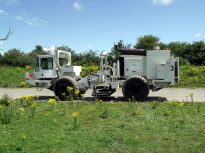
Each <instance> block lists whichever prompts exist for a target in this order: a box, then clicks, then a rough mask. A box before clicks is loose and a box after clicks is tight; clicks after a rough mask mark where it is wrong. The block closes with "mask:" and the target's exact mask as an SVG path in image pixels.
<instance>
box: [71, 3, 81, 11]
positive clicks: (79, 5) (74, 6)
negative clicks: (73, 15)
mask: <svg viewBox="0 0 205 153" xmlns="http://www.w3.org/2000/svg"><path fill="white" fill-rule="evenodd" d="M73 8H74V9H75V10H76V11H81V10H82V5H81V4H80V2H79V1H75V2H74V3H73Z"/></svg>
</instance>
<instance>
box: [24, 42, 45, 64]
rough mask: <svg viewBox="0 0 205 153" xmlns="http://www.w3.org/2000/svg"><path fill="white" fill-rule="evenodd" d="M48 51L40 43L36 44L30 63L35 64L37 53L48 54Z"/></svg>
mask: <svg viewBox="0 0 205 153" xmlns="http://www.w3.org/2000/svg"><path fill="white" fill-rule="evenodd" d="M46 54H47V52H46V51H44V50H43V47H42V46H40V45H36V46H35V49H33V50H32V51H31V52H30V53H29V54H28V56H29V59H30V63H31V64H32V65H35V62H36V57H37V55H46Z"/></svg>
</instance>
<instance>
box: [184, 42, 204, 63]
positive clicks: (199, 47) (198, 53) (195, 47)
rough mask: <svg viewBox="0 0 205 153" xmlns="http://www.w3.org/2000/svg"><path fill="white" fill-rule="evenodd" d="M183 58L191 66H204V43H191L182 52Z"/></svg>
mask: <svg viewBox="0 0 205 153" xmlns="http://www.w3.org/2000/svg"><path fill="white" fill-rule="evenodd" d="M184 55H185V58H186V59H187V60H188V61H189V62H190V64H192V65H197V66H200V65H205V42H204V41H199V42H193V43H192V44H189V45H188V46H187V47H186V49H185V51H184Z"/></svg>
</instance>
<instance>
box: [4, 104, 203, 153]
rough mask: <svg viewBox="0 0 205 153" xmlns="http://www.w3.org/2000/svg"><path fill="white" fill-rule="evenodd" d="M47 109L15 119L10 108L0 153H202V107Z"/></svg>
mask: <svg viewBox="0 0 205 153" xmlns="http://www.w3.org/2000/svg"><path fill="white" fill-rule="evenodd" d="M50 105H51V104H48V103H47V102H39V103H38V107H37V109H36V112H35V116H34V117H33V118H29V115H30V110H29V107H24V109H25V111H24V112H22V113H21V114H20V113H18V110H19V109H18V108H21V107H22V105H21V104H19V103H18V102H17V103H15V104H12V105H10V107H11V106H12V111H11V110H10V109H8V111H9V112H12V114H13V115H12V117H11V123H10V124H2V123H0V129H1V130H0V131H1V132H0V153H7V152H12V153H13V152H14V153H15V152H29V153H40V152H42V153H48V152H49V153H57V152H58V153H64V152H65V153H68V152H80V153H83V152H85V153H86V152H102V153H110V152H117V153H120V152H121V153H124V152H146V153H147V152H156V153H160V152H162V153H164V152H167V153H169V152H180V153H187V152H193V153H195V152H201V153H202V152H205V147H204V144H205V128H204V127H205V120H204V118H205V114H204V112H205V103H194V104H193V105H192V104H191V103H188V104H185V106H181V107H180V105H179V103H175V102H173V103H171V104H170V103H154V102H152V103H131V102H130V103H101V102H97V103H91V102H90V103H88V102H75V103H72V102H60V103H56V104H55V106H54V109H53V110H52V111H51V110H50V109H51V107H50ZM24 106H25V105H24ZM75 111H78V112H79V116H78V117H77V122H78V127H77V128H74V118H73V117H72V116H71V114H72V112H75ZM105 114H106V115H105Z"/></svg>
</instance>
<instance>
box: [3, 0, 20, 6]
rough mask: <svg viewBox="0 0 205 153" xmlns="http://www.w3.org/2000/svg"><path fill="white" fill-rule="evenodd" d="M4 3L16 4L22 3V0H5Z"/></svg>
mask: <svg viewBox="0 0 205 153" xmlns="http://www.w3.org/2000/svg"><path fill="white" fill-rule="evenodd" d="M4 3H5V4H7V5H14V4H18V3H20V0H4Z"/></svg>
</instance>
